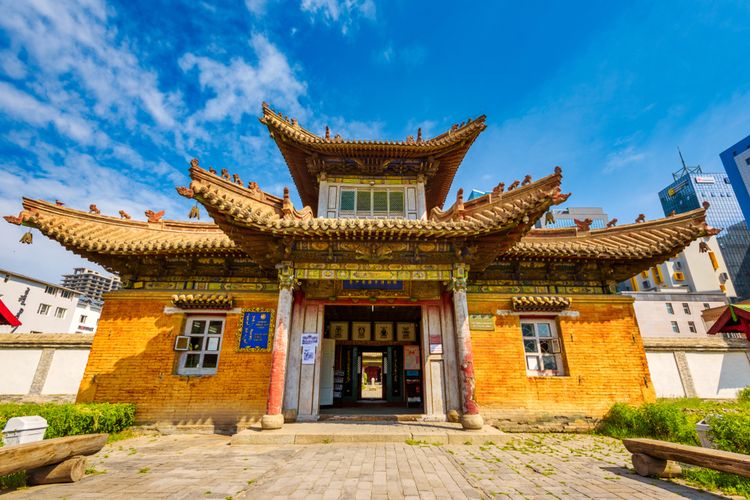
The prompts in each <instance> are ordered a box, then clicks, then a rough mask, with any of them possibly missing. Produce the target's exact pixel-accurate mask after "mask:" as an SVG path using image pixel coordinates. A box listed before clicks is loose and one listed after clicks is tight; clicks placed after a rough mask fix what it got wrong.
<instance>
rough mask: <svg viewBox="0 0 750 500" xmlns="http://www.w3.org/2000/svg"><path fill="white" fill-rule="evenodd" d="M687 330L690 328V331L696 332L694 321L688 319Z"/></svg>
mask: <svg viewBox="0 0 750 500" xmlns="http://www.w3.org/2000/svg"><path fill="white" fill-rule="evenodd" d="M688 330H690V333H698V330H697V329H696V328H695V322H694V321H688Z"/></svg>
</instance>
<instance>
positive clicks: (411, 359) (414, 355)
mask: <svg viewBox="0 0 750 500" xmlns="http://www.w3.org/2000/svg"><path fill="white" fill-rule="evenodd" d="M421 366H422V364H421V363H420V362H419V346H418V345H405V346H404V370H419V369H420V368H421Z"/></svg>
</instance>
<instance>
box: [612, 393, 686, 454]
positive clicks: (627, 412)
mask: <svg viewBox="0 0 750 500" xmlns="http://www.w3.org/2000/svg"><path fill="white" fill-rule="evenodd" d="M695 421H697V420H696V417H694V416H691V418H688V415H687V414H686V413H685V412H683V411H682V409H681V408H679V407H678V406H676V405H673V404H670V403H666V402H658V403H647V404H645V405H643V406H640V407H635V406H630V405H627V404H624V403H617V404H615V405H614V406H613V407H612V408H611V409H610V410H609V412H608V413H607V415H605V416H604V419H602V421H601V422H600V423H599V426H598V428H597V430H598V432H600V433H601V434H605V435H607V436H612V437H615V438H619V439H622V438H629V437H648V438H653V439H661V440H663V441H672V442H675V443H684V444H691V445H695V444H698V435H697V434H696V432H695Z"/></svg>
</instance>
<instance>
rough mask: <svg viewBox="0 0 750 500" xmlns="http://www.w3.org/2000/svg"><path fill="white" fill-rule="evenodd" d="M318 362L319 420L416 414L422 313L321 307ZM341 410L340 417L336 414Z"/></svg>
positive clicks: (400, 308) (390, 308)
mask: <svg viewBox="0 0 750 500" xmlns="http://www.w3.org/2000/svg"><path fill="white" fill-rule="evenodd" d="M323 316H324V330H323V331H324V336H323V341H324V342H326V343H329V344H331V343H332V344H333V345H334V347H333V348H332V349H330V352H331V353H332V356H325V357H322V358H321V367H320V368H321V381H322V380H324V379H328V380H332V384H330V385H329V384H323V383H321V389H320V390H321V392H320V411H321V414H326V413H328V414H331V413H333V414H336V413H345V414H371V415H377V414H399V413H421V412H422V411H423V408H424V400H423V393H424V387H423V373H422V362H421V360H422V352H421V329H422V328H421V326H422V325H421V322H422V308H421V307H420V306H402V305H393V306H390V305H387V306H383V305H369V306H360V305H345V306H341V305H326V306H325V310H324V315H323ZM342 410H344V411H342Z"/></svg>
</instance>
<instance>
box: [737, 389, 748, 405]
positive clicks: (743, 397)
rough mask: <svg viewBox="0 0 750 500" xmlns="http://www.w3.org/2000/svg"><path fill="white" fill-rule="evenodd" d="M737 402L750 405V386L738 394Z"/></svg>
mask: <svg viewBox="0 0 750 500" xmlns="http://www.w3.org/2000/svg"><path fill="white" fill-rule="evenodd" d="M737 401H738V402H740V403H750V386H748V387H745V388H744V389H742V390H740V391H739V392H738V393H737Z"/></svg>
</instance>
